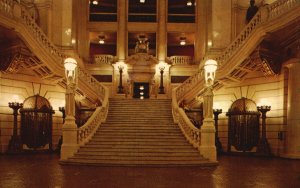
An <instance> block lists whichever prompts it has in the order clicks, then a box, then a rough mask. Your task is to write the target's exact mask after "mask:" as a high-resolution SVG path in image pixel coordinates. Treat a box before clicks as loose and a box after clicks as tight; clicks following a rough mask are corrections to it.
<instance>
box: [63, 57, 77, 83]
mask: <svg viewBox="0 0 300 188" xmlns="http://www.w3.org/2000/svg"><path fill="white" fill-rule="evenodd" d="M64 67H65V69H66V77H67V79H69V78H71V79H73V80H74V79H75V69H76V67H77V61H76V60H75V59H73V58H67V59H65V61H64Z"/></svg>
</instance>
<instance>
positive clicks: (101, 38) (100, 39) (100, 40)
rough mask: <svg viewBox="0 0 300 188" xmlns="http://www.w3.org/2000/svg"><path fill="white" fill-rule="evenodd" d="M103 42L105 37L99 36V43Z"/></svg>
mask: <svg viewBox="0 0 300 188" xmlns="http://www.w3.org/2000/svg"><path fill="white" fill-rule="evenodd" d="M104 43H105V37H104V36H99V44H104Z"/></svg>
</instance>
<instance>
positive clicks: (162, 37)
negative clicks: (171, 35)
mask: <svg viewBox="0 0 300 188" xmlns="http://www.w3.org/2000/svg"><path fill="white" fill-rule="evenodd" d="M157 2H158V32H157V33H158V40H157V41H158V45H157V53H158V54H157V57H158V58H157V59H158V61H160V62H165V60H166V57H167V55H166V54H167V53H166V49H167V45H166V44H167V39H166V35H167V25H166V20H167V19H166V8H167V6H166V4H167V1H166V0H159V1H157Z"/></svg>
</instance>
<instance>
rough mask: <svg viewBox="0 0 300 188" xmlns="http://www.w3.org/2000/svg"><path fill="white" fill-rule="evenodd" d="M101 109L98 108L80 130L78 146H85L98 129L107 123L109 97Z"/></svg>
mask: <svg viewBox="0 0 300 188" xmlns="http://www.w3.org/2000/svg"><path fill="white" fill-rule="evenodd" d="M103 103H107V104H102V106H101V107H97V108H96V110H95V112H94V113H93V115H92V116H91V117H90V118H89V119H88V121H87V122H86V123H85V124H84V125H83V126H82V127H80V128H79V129H78V134H77V136H78V138H77V140H78V144H79V145H80V146H82V145H85V144H86V143H87V142H88V141H89V140H90V139H91V138H92V136H93V135H94V134H95V132H96V131H97V129H98V127H99V126H100V125H101V123H102V122H104V121H105V119H106V116H107V112H108V97H107V98H106V99H105V101H104V102H103Z"/></svg>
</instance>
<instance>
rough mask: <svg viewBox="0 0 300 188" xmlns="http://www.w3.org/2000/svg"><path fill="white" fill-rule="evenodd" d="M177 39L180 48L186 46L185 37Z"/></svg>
mask: <svg viewBox="0 0 300 188" xmlns="http://www.w3.org/2000/svg"><path fill="white" fill-rule="evenodd" d="M179 39H180V43H179V44H180V45H181V46H184V45H186V38H185V37H180V38H179Z"/></svg>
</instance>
